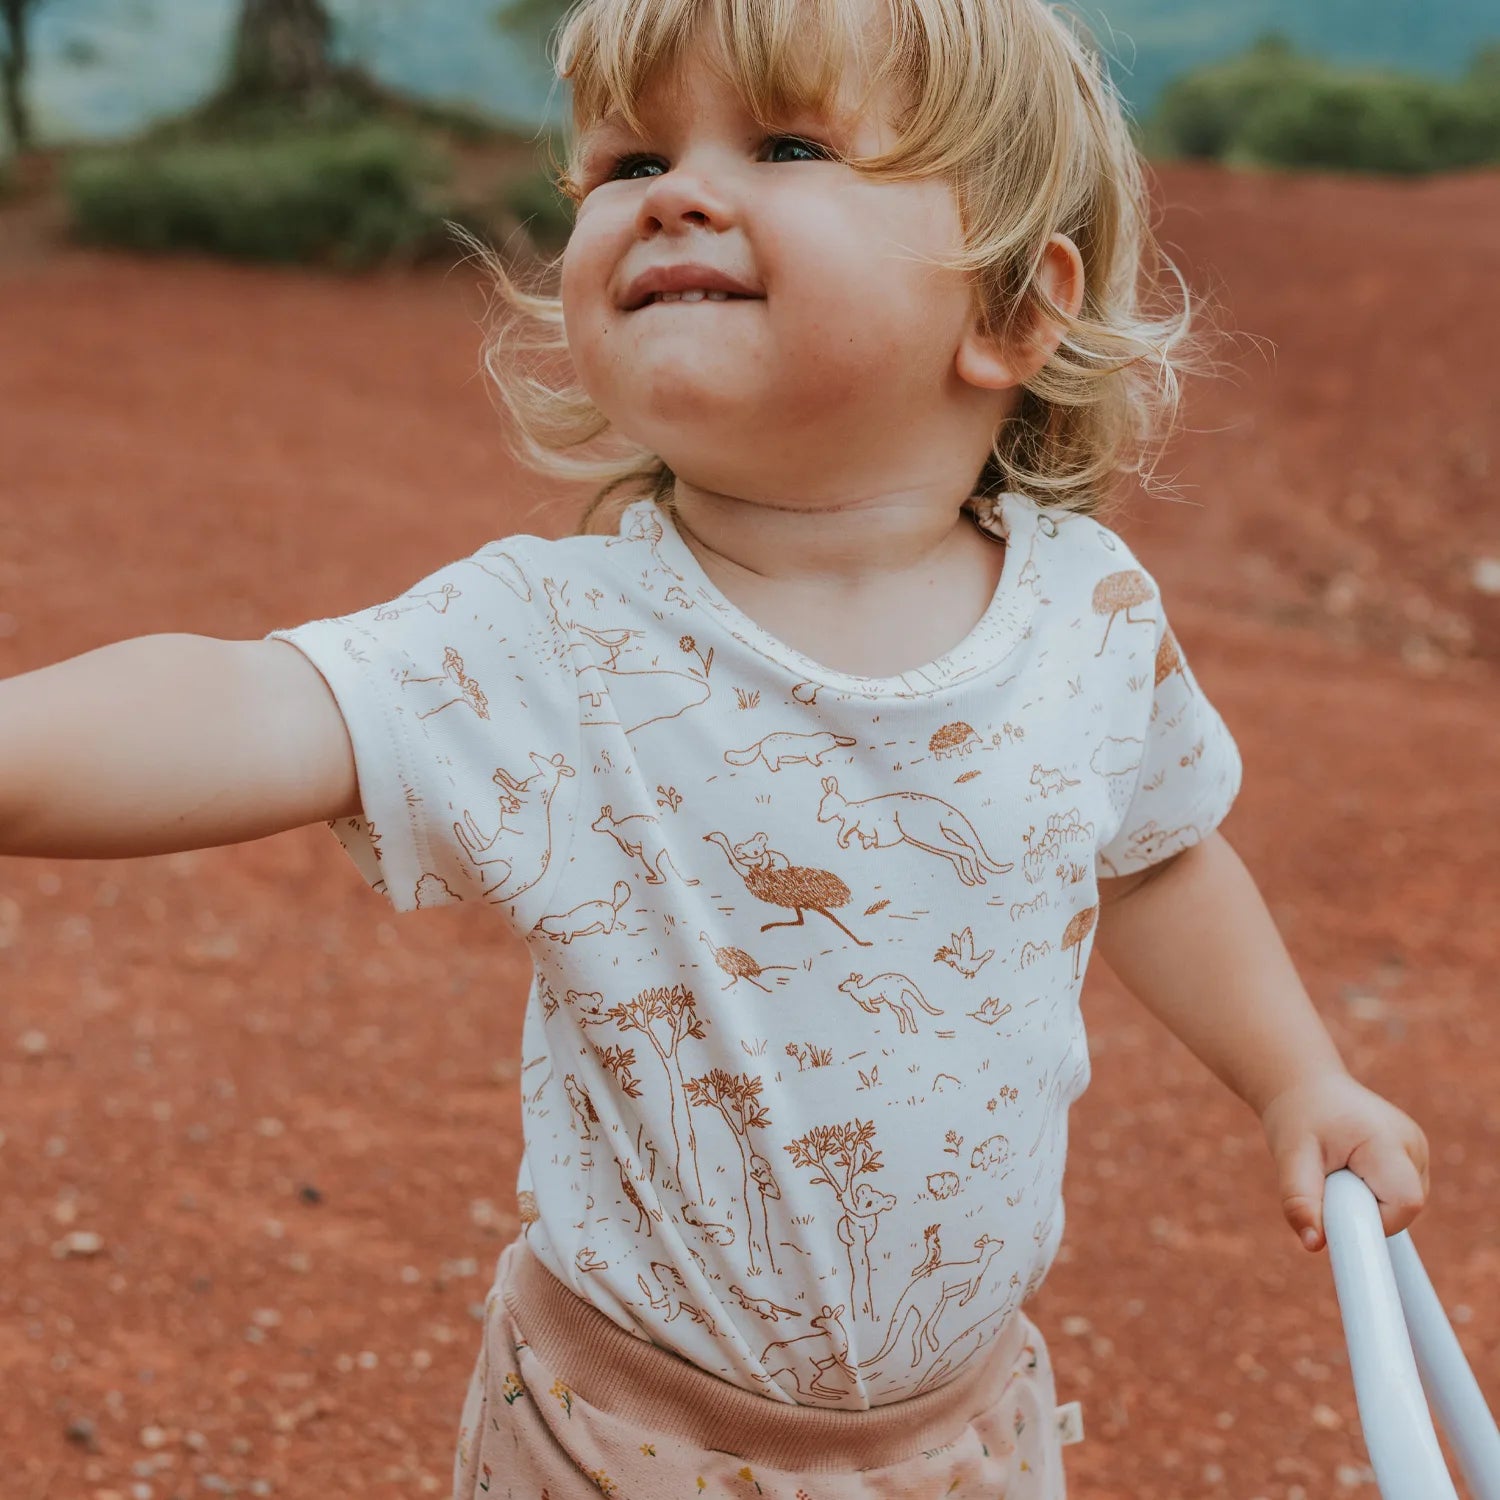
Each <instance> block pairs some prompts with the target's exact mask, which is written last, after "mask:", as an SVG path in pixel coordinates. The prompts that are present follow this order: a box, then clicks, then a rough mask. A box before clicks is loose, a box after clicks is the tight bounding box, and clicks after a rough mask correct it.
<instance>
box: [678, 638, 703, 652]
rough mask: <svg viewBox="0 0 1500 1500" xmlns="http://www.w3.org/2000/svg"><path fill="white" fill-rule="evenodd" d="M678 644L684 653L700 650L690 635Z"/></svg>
mask: <svg viewBox="0 0 1500 1500" xmlns="http://www.w3.org/2000/svg"><path fill="white" fill-rule="evenodd" d="M677 644H678V646H679V647H680V648H681V649H682V650H684V651H696V650H697V649H698V643H697V641H695V640H694V639H693V638H692V636H690V635H685V636H683V638H682V639H681V640H680V641H678V643H677Z"/></svg>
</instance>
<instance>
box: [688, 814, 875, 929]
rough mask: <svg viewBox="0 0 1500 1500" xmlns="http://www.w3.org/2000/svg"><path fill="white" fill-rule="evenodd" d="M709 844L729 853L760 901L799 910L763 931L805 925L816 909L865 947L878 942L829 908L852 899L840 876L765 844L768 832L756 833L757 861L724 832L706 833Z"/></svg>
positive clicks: (766, 924)
mask: <svg viewBox="0 0 1500 1500" xmlns="http://www.w3.org/2000/svg"><path fill="white" fill-rule="evenodd" d="M703 839H704V842H705V843H709V844H717V845H718V846H719V847H720V848H721V849H722V850H723V851H724V853H725V854H726V855H727V856H728V859H729V863H730V864H731V865H732V866H733V867H734V873H735V874H736V875H738V876H739V877H740V879H741V880H743V881H744V882H745V889H746V890H747V891H749V892H750V894H751V895H752V896H754V897H756V898H757V900H760V901H765V902H767V903H768V904H769V905H771V906H780V907H782V908H785V909H789V910H791V911H794V912H796V913H797V915H796V916H795V917H794V918H793V919H792V920H791V921H789V922H766V923H763V924H762V926H761V929H760V930H761V931H762V932H769V931H770V930H771V929H772V928H773V927H801V926H803V925H804V924H805V922H806V920H807V913H808V912H810V911H815V912H817V913H818V915H819V916H823V917H827V918H828V920H829V921H830V922H832V923H833V925H834V926H835V927H837V928H838V930H839V931H840V932H842V933H843V934H844V935H845V936H846V937H849V938H853V940H854V941H855V942H856V943H858V944H859V946H860V947H861V948H872V947H874V944H873V943H872V942H870V941H868V940H866V939H865V938H861V937H855V935H854V934H853V933H852V932H850V931H849V929H848V928H847V927H845V926H844V924H843V923H842V922H840V921H839V919H838V918H837V917H836V916H834V914H833V913H832V912H831V911H830V910H829V909H828V908H829V907H831V906H847V905H848V904H849V901H850V894H849V887H848V886H847V885H845V884H844V882H843V881H842V880H840V879H839V878H838V876H837V875H834V874H832V873H831V872H830V871H828V870H815V869H810V868H809V867H807V866H806V865H794V864H792V863H791V862H790V861H789V860H787V858H786V855H784V854H780V853H778V852H777V851H776V850H774V849H770V848H767V847H766V846H765V834H763V833H758V834H756V835H755V839H756V841H759V843H760V848H759V850H758V852H757V861H758V862H752V860H750V859H747V858H746V857H745V856H744V855H741V854H740V853H739V850H740V848H741V847H743V846H741V845H736V844H731V843H730V842H729V839H728V836H727V835H725V834H722V833H718V832H715V833H705V834H704V835H703Z"/></svg>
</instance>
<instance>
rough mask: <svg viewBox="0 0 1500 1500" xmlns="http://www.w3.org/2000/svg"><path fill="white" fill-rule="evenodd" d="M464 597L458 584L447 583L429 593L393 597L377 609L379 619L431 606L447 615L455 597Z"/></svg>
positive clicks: (376, 615)
mask: <svg viewBox="0 0 1500 1500" xmlns="http://www.w3.org/2000/svg"><path fill="white" fill-rule="evenodd" d="M461 598H463V594H462V593H461V592H460V591H459V588H458V586H457V584H452V583H445V584H444V585H443V586H442V588H440V589H434V590H433V591H432V592H431V593H429V594H403V595H402V596H401V597H400V598H399V599H393V600H392V601H391V602H390V603H389V604H382V605H381V606H380V608H379V609H377V610H376V611H375V618H376V619H377V620H396V619H399V618H400V617H401V616H402V615H404V614H409V613H410V612H411V611H412V610H414V609H423V608H429V609H431V610H432V612H433V613H434V614H438V615H445V614H447V613H448V606H449V605H450V604H452V603H453V601H454V600H455V599H461Z"/></svg>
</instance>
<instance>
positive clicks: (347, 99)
mask: <svg viewBox="0 0 1500 1500" xmlns="http://www.w3.org/2000/svg"><path fill="white" fill-rule="evenodd" d="M252 23H254V24H253V25H252ZM256 27H260V28H262V29H265V30H266V35H265V36H261V35H259V34H257V32H256V29H255V28H256ZM275 28H279V29H275ZM331 35H332V32H331V26H330V23H329V22H328V18H327V12H326V8H325V7H324V5H323V4H322V0H241V22H240V29H239V38H238V41H237V46H236V52H235V57H234V59H233V60H232V63H231V66H230V68H229V70H228V72H227V73H226V76H225V79H224V82H223V83H222V84H221V86H220V87H219V88H217V89H216V90H215V91H214V92H213V93H212V94H211V95H210V96H209V97H208V98H207V99H205V100H204V101H203V102H202V103H200V104H198V105H197V106H195V107H194V108H193V109H191V110H189V111H187V112H186V113H184V114H181V115H179V116H177V117H175V118H173V119H170V120H166V121H163V122H161V123H159V124H157V125H155V126H153V127H152V128H151V129H149V130H147V131H146V132H144V133H143V134H142V135H141V136H139V137H137V138H136V139H135V140H134V141H132V142H129V143H127V144H125V145H123V146H118V147H111V148H104V149H98V150H92V151H85V152H81V153H80V154H78V155H77V156H76V157H75V158H74V159H73V161H72V162H71V163H70V165H69V167H68V169H67V171H66V173H65V176H64V188H65V191H66V194H67V197H68V202H69V207H70V209H71V217H72V222H73V227H74V231H75V233H76V235H77V236H78V237H79V238H80V239H82V240H85V241H89V242H92V243H96V244H108V245H115V246H119V247H121V248H125V249H130V250H140V251H201V252H206V253H209V254H216V255H224V256H230V257H233V258H237V259H244V260H257V261H274V262H283V263H289V262H308V263H313V264H321V265H326V266H332V267H337V268H341V269H359V268H365V267H369V266H373V265H376V264H379V263H383V262H389V261H398V262H408V263H410V262H414V261H419V260H426V259H429V258H437V257H441V256H445V255H451V254H452V253H453V252H454V250H455V248H456V246H455V241H454V239H453V236H452V234H451V230H450V228H449V226H450V224H458V225H460V226H462V227H463V228H464V229H467V230H469V231H470V232H471V233H472V234H474V235H475V236H477V237H479V238H484V237H485V236H486V235H488V234H489V233H490V232H491V231H492V230H494V229H495V228H496V227H497V221H499V220H502V219H503V218H505V217H506V216H507V212H508V210H507V202H506V197H507V195H506V191H505V188H504V186H497V185H496V181H495V178H496V177H497V176H498V177H501V178H503V179H508V180H513V178H514V173H515V171H516V170H517V167H516V165H515V161H516V160H517V159H519V158H520V157H522V156H525V157H526V159H527V161H528V164H529V160H530V157H531V155H532V154H533V153H530V152H528V151H527V150H526V146H525V143H524V142H522V141H520V140H518V139H517V137H516V136H515V135H514V133H513V132H511V131H509V130H507V129H505V128H504V127H502V126H499V125H497V124H495V123H494V122H492V121H488V120H486V119H484V118H483V117H482V116H481V115H479V114H478V113H477V112H476V111H472V110H466V109H463V108H455V107H450V106H445V105H442V104H434V103H429V102H426V101H423V100H418V99H413V98H411V97H409V96H407V95H404V94H400V93H398V92H396V91H394V90H392V89H389V88H387V87H386V86H385V85H384V84H381V83H380V82H378V81H377V80H376V79H374V78H372V77H371V76H370V75H369V74H368V73H366V72H365V71H364V70H362V69H360V68H357V67H353V66H349V65H339V64H335V63H334V62H333V61H332V59H331V57H330V56H329V45H330V41H331ZM476 155H477V157H478V158H479V159H480V160H479V163H478V165H479V176H480V177H481V178H482V179H483V181H482V182H476V181H475V180H474V179H475V175H476V174H475V172H474V171H473V170H472V168H473V167H474V165H475V163H474V160H473V158H474V157H475V156H476ZM460 158H462V159H463V160H464V161H465V162H466V163H467V165H468V166H469V167H470V171H469V172H468V174H467V175H468V178H469V184H468V186H467V188H466V189H463V190H458V189H454V188H452V187H451V186H450V184H451V182H452V179H453V177H454V175H455V167H456V165H457V164H458V161H459V159H460ZM502 163H503V165H502ZM536 208H537V209H538V210H541V209H543V208H544V205H542V204H541V203H540V201H539V200H538V202H537V204H536ZM509 213H510V215H511V216H513V214H514V211H513V210H512V211H509ZM548 222H549V224H550V223H551V222H552V221H551V220H550V219H549V221H548Z"/></svg>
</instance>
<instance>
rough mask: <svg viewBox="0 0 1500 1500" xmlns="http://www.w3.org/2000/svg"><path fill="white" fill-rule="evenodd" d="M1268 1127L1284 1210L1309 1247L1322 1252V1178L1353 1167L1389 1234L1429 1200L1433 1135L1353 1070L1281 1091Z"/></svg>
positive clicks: (1269, 1110)
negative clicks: (1429, 1149) (1429, 1142)
mask: <svg viewBox="0 0 1500 1500" xmlns="http://www.w3.org/2000/svg"><path fill="white" fill-rule="evenodd" d="M1260 1123H1261V1128H1262V1129H1263V1130H1264V1131H1265V1133H1266V1144H1267V1145H1268V1146H1269V1147H1270V1148H1271V1156H1272V1158H1273V1159H1274V1160H1275V1162H1276V1172H1277V1176H1278V1178H1279V1179H1280V1185H1281V1207H1282V1211H1283V1212H1284V1213H1285V1214H1286V1217H1287V1222H1288V1223H1289V1224H1290V1225H1291V1226H1292V1228H1293V1229H1294V1230H1296V1232H1297V1234H1298V1236H1299V1238H1300V1239H1301V1240H1302V1243H1303V1244H1304V1245H1306V1246H1307V1248H1308V1249H1309V1250H1321V1249H1322V1248H1323V1246H1324V1245H1325V1244H1326V1243H1327V1241H1326V1240H1325V1239H1324V1237H1323V1181H1324V1179H1325V1178H1326V1177H1327V1175H1328V1174H1329V1173H1330V1172H1337V1171H1338V1170H1339V1169H1340V1168H1341V1167H1348V1168H1349V1170H1350V1171H1351V1172H1353V1173H1354V1174H1355V1175H1356V1176H1358V1177H1361V1178H1363V1179H1364V1181H1365V1183H1366V1185H1367V1186H1368V1187H1369V1188H1370V1190H1371V1191H1372V1192H1373V1193H1374V1194H1375V1197H1376V1198H1377V1199H1378V1200H1379V1203H1380V1221H1381V1223H1382V1224H1383V1225H1384V1226H1385V1232H1386V1234H1387V1235H1392V1234H1397V1233H1399V1232H1400V1231H1401V1230H1403V1229H1405V1228H1406V1227H1407V1226H1408V1225H1409V1224H1410V1223H1411V1222H1412V1220H1414V1219H1415V1218H1416V1217H1417V1215H1418V1214H1419V1213H1421V1211H1422V1206H1423V1204H1424V1203H1425V1202H1426V1201H1427V1194H1428V1191H1429V1183H1428V1177H1427V1137H1426V1136H1425V1135H1423V1133H1422V1130H1421V1127H1420V1126H1419V1125H1418V1124H1417V1123H1416V1121H1415V1120H1413V1119H1412V1118H1411V1117H1410V1116H1409V1115H1406V1114H1403V1113H1402V1112H1401V1111H1400V1110H1399V1109H1397V1108H1396V1106H1395V1105H1394V1104H1392V1103H1390V1102H1389V1101H1388V1100H1386V1099H1382V1098H1381V1097H1380V1095H1379V1094H1376V1093H1373V1092H1371V1090H1369V1089H1367V1088H1365V1086H1364V1085H1363V1084H1361V1083H1359V1082H1357V1081H1356V1080H1355V1079H1353V1078H1351V1077H1350V1076H1349V1075H1348V1074H1347V1073H1323V1074H1320V1075H1319V1076H1318V1077H1316V1078H1313V1079H1309V1080H1306V1081H1304V1082H1302V1083H1299V1084H1296V1085H1295V1086H1293V1087H1292V1088H1289V1089H1287V1090H1286V1091H1285V1092H1284V1093H1281V1094H1278V1095H1277V1096H1276V1097H1275V1098H1274V1099H1273V1100H1272V1101H1271V1102H1270V1103H1269V1104H1268V1105H1267V1106H1266V1107H1265V1110H1264V1111H1263V1112H1262V1114H1261V1117H1260Z"/></svg>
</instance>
